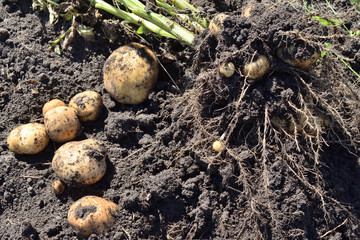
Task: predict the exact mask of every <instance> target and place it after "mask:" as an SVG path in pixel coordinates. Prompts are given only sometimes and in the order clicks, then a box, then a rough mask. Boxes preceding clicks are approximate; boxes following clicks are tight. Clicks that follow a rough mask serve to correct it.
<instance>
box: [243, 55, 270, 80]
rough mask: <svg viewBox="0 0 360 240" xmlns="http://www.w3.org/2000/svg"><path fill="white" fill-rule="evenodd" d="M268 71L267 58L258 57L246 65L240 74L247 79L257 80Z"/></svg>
mask: <svg viewBox="0 0 360 240" xmlns="http://www.w3.org/2000/svg"><path fill="white" fill-rule="evenodd" d="M269 69H270V61H269V58H268V57H267V56H265V55H260V56H259V57H258V58H257V59H255V60H254V61H252V62H249V63H246V64H245V66H244V67H243V71H242V72H243V74H244V75H245V76H246V77H247V78H248V79H250V80H257V79H259V78H261V77H262V76H264V75H265V73H266V72H267V71H268V70H269Z"/></svg>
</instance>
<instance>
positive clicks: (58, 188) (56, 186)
mask: <svg viewBox="0 0 360 240" xmlns="http://www.w3.org/2000/svg"><path fill="white" fill-rule="evenodd" d="M52 188H53V190H54V193H55V194H56V195H60V194H63V192H64V191H65V184H64V183H63V182H62V181H60V180H56V181H54V182H53V183H52Z"/></svg>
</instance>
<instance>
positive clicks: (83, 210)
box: [68, 196, 119, 237]
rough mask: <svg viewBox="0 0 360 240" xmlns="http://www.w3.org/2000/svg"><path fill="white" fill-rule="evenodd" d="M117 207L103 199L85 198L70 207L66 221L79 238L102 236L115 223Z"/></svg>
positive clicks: (95, 197)
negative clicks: (92, 235)
mask: <svg viewBox="0 0 360 240" xmlns="http://www.w3.org/2000/svg"><path fill="white" fill-rule="evenodd" d="M118 211H119V207H118V206H117V205H116V204H115V203H113V202H111V201H108V200H106V199H104V198H101V197H97V196H85V197H83V198H81V199H79V200H77V201H76V202H75V203H74V204H73V205H71V207H70V209H69V211H68V221H69V223H70V225H71V226H72V227H73V229H74V230H75V231H76V232H77V233H78V235H79V236H80V237H87V236H89V235H90V234H92V233H96V234H102V233H104V232H107V231H108V230H110V228H111V227H112V226H113V225H114V223H115V222H116V217H115V216H116V215H117V214H118Z"/></svg>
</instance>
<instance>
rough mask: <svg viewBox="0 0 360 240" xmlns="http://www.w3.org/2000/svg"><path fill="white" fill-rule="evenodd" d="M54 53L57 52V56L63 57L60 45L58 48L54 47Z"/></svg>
mask: <svg viewBox="0 0 360 240" xmlns="http://www.w3.org/2000/svg"><path fill="white" fill-rule="evenodd" d="M54 52H55V53H56V54H58V55H61V50H60V46H59V45H56V46H55V47H54Z"/></svg>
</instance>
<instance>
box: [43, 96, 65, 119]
mask: <svg viewBox="0 0 360 240" xmlns="http://www.w3.org/2000/svg"><path fill="white" fill-rule="evenodd" d="M60 106H66V104H65V103H64V102H63V101H61V100H59V99H53V100H51V101H49V102H47V103H45V104H44V107H43V109H42V114H43V116H45V113H46V112H47V111H49V110H50V109H53V108H56V107H60Z"/></svg>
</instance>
